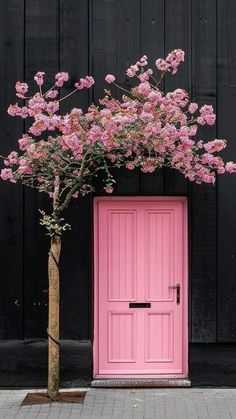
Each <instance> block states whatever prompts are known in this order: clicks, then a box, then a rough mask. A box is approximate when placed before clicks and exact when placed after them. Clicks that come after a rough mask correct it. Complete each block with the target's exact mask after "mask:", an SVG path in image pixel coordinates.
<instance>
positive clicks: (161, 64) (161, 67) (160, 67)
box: [156, 58, 170, 71]
mask: <svg viewBox="0 0 236 419" xmlns="http://www.w3.org/2000/svg"><path fill="white" fill-rule="evenodd" d="M156 67H157V68H158V70H160V71H166V70H167V69H168V68H169V67H170V64H169V63H167V62H166V61H165V60H163V59H162V58H158V59H157V60H156Z"/></svg>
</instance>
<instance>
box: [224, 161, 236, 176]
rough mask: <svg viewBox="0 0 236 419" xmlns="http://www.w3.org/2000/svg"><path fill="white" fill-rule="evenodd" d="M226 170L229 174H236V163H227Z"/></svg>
mask: <svg viewBox="0 0 236 419" xmlns="http://www.w3.org/2000/svg"><path fill="white" fill-rule="evenodd" d="M225 170H226V172H228V173H236V163H234V162H232V161H229V162H228V163H226V165H225Z"/></svg>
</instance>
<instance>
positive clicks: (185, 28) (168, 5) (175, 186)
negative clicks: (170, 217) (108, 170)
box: [164, 0, 191, 195]
mask: <svg viewBox="0 0 236 419" xmlns="http://www.w3.org/2000/svg"><path fill="white" fill-rule="evenodd" d="M189 7H190V2H189V1H188V0H180V1H177V2H176V1H174V0H166V1H165V51H164V57H165V56H166V55H167V54H168V53H169V52H170V51H172V50H173V49H176V48H182V49H183V50H184V51H185V62H184V63H182V64H181V66H180V67H179V70H178V72H177V74H175V75H171V74H167V76H166V78H165V81H164V88H165V92H168V91H171V90H175V89H176V88H183V89H186V90H189V88H190V83H191V78H190V71H191V60H190V42H191V38H190V36H189V34H190V30H191V22H190V19H189ZM187 191H188V185H187V181H186V180H185V178H184V176H182V175H181V174H179V173H177V171H176V170H166V169H165V170H164V193H165V195H185V194H187Z"/></svg>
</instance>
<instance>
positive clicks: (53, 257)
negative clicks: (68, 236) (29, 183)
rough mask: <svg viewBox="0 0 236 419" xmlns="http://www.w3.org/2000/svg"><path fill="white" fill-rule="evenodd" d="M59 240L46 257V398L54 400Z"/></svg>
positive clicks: (57, 353) (58, 238) (53, 241)
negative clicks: (47, 284)
mask: <svg viewBox="0 0 236 419" xmlns="http://www.w3.org/2000/svg"><path fill="white" fill-rule="evenodd" d="M60 253H61V238H60V236H57V235H54V236H53V237H52V239H51V247H50V251H49V257H48V281H49V292H48V396H49V397H50V398H51V399H52V400H53V399H56V397H57V395H58V390H59V301H60V276H59V259H60Z"/></svg>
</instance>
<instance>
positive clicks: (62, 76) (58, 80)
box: [55, 71, 69, 87]
mask: <svg viewBox="0 0 236 419" xmlns="http://www.w3.org/2000/svg"><path fill="white" fill-rule="evenodd" d="M68 80H69V73H65V72H64V71H62V72H61V73H57V74H56V75H55V84H56V86H58V87H62V86H63V84H64V83H65V82H66V81H68Z"/></svg>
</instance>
